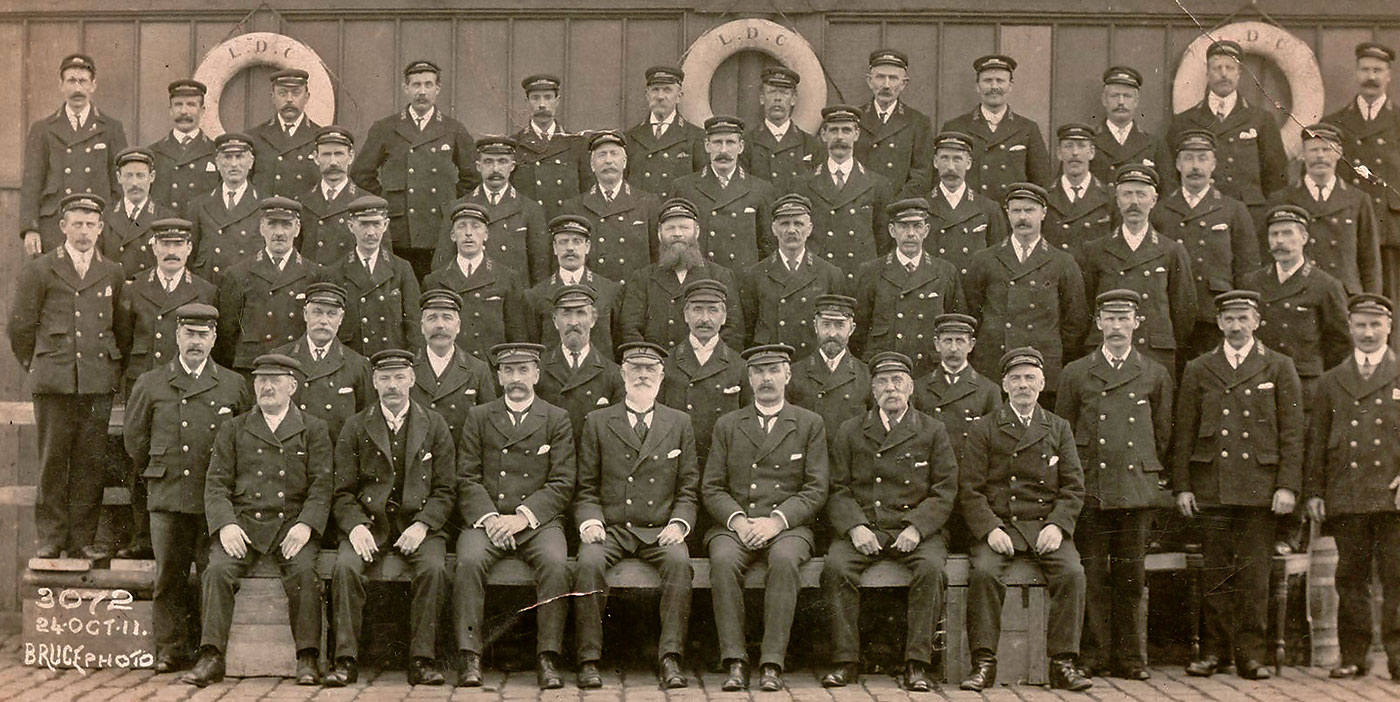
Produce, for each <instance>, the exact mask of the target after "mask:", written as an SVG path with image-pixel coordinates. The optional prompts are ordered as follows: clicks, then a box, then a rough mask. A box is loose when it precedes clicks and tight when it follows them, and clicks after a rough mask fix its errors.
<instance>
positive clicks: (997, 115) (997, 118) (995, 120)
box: [977, 105, 1011, 125]
mask: <svg viewBox="0 0 1400 702" xmlns="http://www.w3.org/2000/svg"><path fill="white" fill-rule="evenodd" d="M977 109H979V110H981V111H982V118H983V119H985V120H987V124H993V125H995V124H1001V121H1002V120H1004V119H1006V115H1007V113H1009V112H1011V106H1010V105H1002V106H1001V109H1000V110H998V111H996V112H990V111H988V110H987V106H986V105H978V106H977Z"/></svg>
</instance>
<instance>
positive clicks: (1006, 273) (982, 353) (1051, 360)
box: [963, 238, 1089, 387]
mask: <svg viewBox="0 0 1400 702" xmlns="http://www.w3.org/2000/svg"><path fill="white" fill-rule="evenodd" d="M963 293H964V294H965V295H966V296H967V309H969V310H975V311H976V314H977V315H978V316H979V317H980V318H981V324H980V325H978V334H977V346H975V347H974V348H973V349H972V363H973V365H974V366H976V367H977V372H979V373H981V374H982V375H984V376H986V377H988V378H990V379H992V380H993V381H994V382H1000V380H1001V371H1000V367H999V365H998V363H999V361H1000V359H1001V355H1002V354H1003V353H1006V351H1007V350H1009V349H1014V348H1017V347H1019V346H1033V347H1035V348H1036V349H1037V350H1039V351H1040V352H1041V353H1042V354H1044V355H1045V385H1046V387H1054V386H1055V383H1056V381H1057V380H1058V379H1059V372H1060V368H1061V367H1062V366H1063V364H1064V361H1065V359H1074V358H1077V357H1078V354H1079V345H1080V343H1081V342H1082V340H1083V338H1084V332H1085V330H1086V329H1087V328H1088V323H1089V308H1088V305H1087V304H1086V303H1085V301H1084V277H1083V275H1082V274H1081V273H1080V270H1079V264H1077V263H1075V261H1074V257H1073V256H1071V255H1069V254H1067V253H1065V252H1063V251H1052V250H1051V249H1050V246H1049V244H1047V243H1046V242H1045V239H1044V238H1042V239H1041V240H1040V242H1039V243H1037V244H1036V247H1035V249H1034V250H1033V251H1031V254H1030V255H1029V256H1028V257H1027V258H1026V261H1025V262H1024V263H1021V262H1019V261H1017V260H1016V251H1015V250H1014V249H1012V247H1011V241H1010V240H1009V239H1008V240H1006V241H1003V242H1002V243H1000V244H998V245H996V246H993V247H991V248H989V249H983V250H981V251H979V252H977V253H976V254H975V255H973V257H972V267H971V268H970V269H969V270H968V272H967V277H966V278H965V279H964V280H963Z"/></svg>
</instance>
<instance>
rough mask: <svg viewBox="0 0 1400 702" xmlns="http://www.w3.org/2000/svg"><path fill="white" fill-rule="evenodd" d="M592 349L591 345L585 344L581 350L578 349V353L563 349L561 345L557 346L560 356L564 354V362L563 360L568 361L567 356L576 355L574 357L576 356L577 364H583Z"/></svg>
mask: <svg viewBox="0 0 1400 702" xmlns="http://www.w3.org/2000/svg"><path fill="white" fill-rule="evenodd" d="M592 348H593V345H592V344H588V343H585V344H584V345H583V348H581V349H579V350H578V351H570V350H569V349H567V348H565V347H564V345H563V344H560V346H559V352H560V353H562V354H564V360H565V361H567V360H569V355H570V354H576V355H577V356H578V361H577V362H578V363H583V359H585V358H588V354H589V352H590V350H591V349H592Z"/></svg>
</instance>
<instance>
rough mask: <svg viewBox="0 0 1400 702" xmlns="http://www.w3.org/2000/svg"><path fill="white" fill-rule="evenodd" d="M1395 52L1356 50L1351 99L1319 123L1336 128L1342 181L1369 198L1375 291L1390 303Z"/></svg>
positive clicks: (1395, 267)
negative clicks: (1377, 279) (1377, 260)
mask: <svg viewBox="0 0 1400 702" xmlns="http://www.w3.org/2000/svg"><path fill="white" fill-rule="evenodd" d="M1394 62H1395V50H1394V49H1392V48H1390V47H1389V46H1386V45H1384V44H1380V43H1377V42H1374V41H1366V42H1362V43H1360V44H1357V45H1356V83H1357V88H1356V89H1357V95H1356V99H1355V100H1352V101H1350V102H1348V103H1347V106H1346V107H1343V108H1342V109H1340V110H1338V111H1336V112H1333V113H1332V114H1330V115H1327V116H1326V117H1324V118H1323V120H1322V121H1323V122H1325V123H1327V124H1335V125H1337V126H1338V127H1341V128H1342V134H1343V135H1344V136H1345V137H1346V140H1345V142H1344V143H1343V145H1342V151H1343V153H1345V154H1347V157H1348V160H1349V167H1347V168H1342V169H1340V170H1339V171H1338V172H1337V175H1339V176H1340V177H1341V178H1342V180H1345V181H1346V182H1348V183H1351V184H1352V185H1355V186H1356V187H1357V188H1359V189H1360V190H1361V191H1363V192H1365V193H1366V194H1367V195H1370V196H1371V206H1372V207H1373V208H1374V209H1375V211H1376V227H1377V229H1378V230H1379V232H1380V234H1379V239H1380V245H1381V269H1382V270H1381V273H1382V275H1383V276H1384V278H1383V280H1382V281H1381V287H1382V288H1384V290H1385V294H1386V295H1388V296H1389V297H1390V299H1392V300H1393V299H1395V298H1396V297H1397V296H1400V194H1396V193H1394V192H1393V190H1394V188H1395V184H1396V183H1400V150H1398V149H1397V148H1396V144H1400V112H1397V111H1396V109H1395V108H1394V106H1392V105H1391V104H1390V101H1389V99H1388V96H1387V95H1386V89H1387V88H1389V87H1390V67H1391V64H1393V63H1394Z"/></svg>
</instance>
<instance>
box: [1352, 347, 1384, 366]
mask: <svg viewBox="0 0 1400 702" xmlns="http://www.w3.org/2000/svg"><path fill="white" fill-rule="evenodd" d="M1385 350H1386V347H1385V346H1382V347H1380V348H1378V349H1376V350H1375V351H1372V352H1371V353H1362V352H1361V349H1358V348H1352V350H1351V353H1352V356H1353V357H1354V358H1355V359H1356V366H1357V367H1358V368H1360V367H1361V366H1363V365H1366V361H1368V360H1369V361H1370V362H1371V368H1372V369H1374V368H1375V367H1376V366H1379V365H1380V364H1381V361H1382V360H1384V359H1385Z"/></svg>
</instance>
